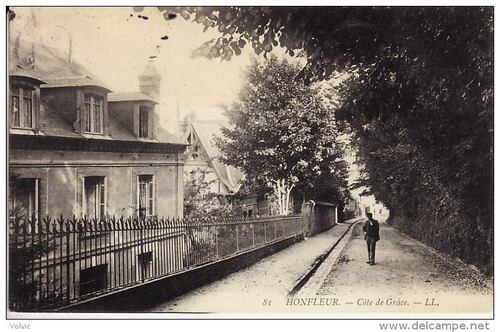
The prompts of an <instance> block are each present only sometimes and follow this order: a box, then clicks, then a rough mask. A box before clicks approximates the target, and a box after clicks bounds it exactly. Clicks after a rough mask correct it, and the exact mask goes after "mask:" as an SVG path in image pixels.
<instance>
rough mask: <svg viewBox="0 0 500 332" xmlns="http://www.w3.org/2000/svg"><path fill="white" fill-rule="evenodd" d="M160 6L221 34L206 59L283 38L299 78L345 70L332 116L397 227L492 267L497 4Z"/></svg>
mask: <svg viewBox="0 0 500 332" xmlns="http://www.w3.org/2000/svg"><path fill="white" fill-rule="evenodd" d="M138 10H139V9H138ZM160 11H162V12H164V13H165V17H166V18H167V19H171V18H174V17H175V16H176V15H177V14H178V15H180V16H182V17H184V18H185V19H191V18H192V19H193V20H194V21H195V22H197V23H199V24H202V25H203V26H204V27H205V29H208V28H210V27H213V28H217V29H218V31H219V32H220V33H221V36H220V38H217V39H215V40H213V41H210V42H207V43H206V44H204V45H202V47H201V48H200V49H199V50H198V53H199V54H206V55H207V56H208V57H219V58H222V59H226V60H228V59H230V58H231V57H232V56H233V55H235V54H236V55H238V54H239V53H241V48H243V47H245V46H246V45H251V47H252V48H253V49H254V50H255V52H256V53H258V54H260V53H264V54H267V53H269V52H271V51H272V50H273V48H275V47H277V46H278V45H279V46H281V47H283V48H285V50H286V52H287V53H288V54H290V55H295V54H298V53H300V54H302V55H304V57H305V59H306V65H305V66H304V67H303V68H302V70H301V71H300V73H299V74H298V75H297V76H296V77H295V79H297V80H301V81H304V82H305V83H310V82H314V81H317V80H324V79H327V78H329V77H330V76H331V75H332V73H334V72H336V71H338V72H341V73H343V74H344V75H347V77H348V79H347V80H346V81H345V84H343V85H342V86H341V87H340V89H339V91H338V92H339V93H340V94H341V95H342V101H343V106H342V107H340V108H339V109H338V111H337V113H336V115H337V118H338V119H342V120H344V121H345V123H346V126H345V128H347V129H348V130H349V131H350V132H352V134H353V137H354V139H353V142H354V144H355V145H356V148H357V150H358V152H359V153H358V155H359V158H360V161H361V162H362V163H363V165H364V175H365V177H364V181H363V183H364V184H366V185H368V186H369V188H370V190H371V192H372V193H373V194H374V195H375V196H376V198H377V199H378V200H380V201H382V202H383V203H384V204H386V205H387V206H388V207H389V208H390V209H391V212H392V213H391V215H392V216H397V215H399V218H395V219H394V222H395V225H396V226H398V227H400V228H401V229H404V230H405V231H406V232H408V233H410V234H411V235H413V236H415V237H416V238H418V239H420V240H422V241H424V242H426V243H428V244H430V245H432V246H434V247H436V248H438V249H439V250H442V251H444V252H447V253H449V254H452V255H456V256H458V257H461V258H462V259H464V260H465V261H467V262H469V263H473V264H476V265H478V266H479V267H480V268H481V269H482V270H483V271H485V272H488V273H489V272H492V266H493V264H492V263H493V261H492V257H493V252H492V244H493V242H492V241H493V226H492V225H493V223H492V220H493V217H492V216H493V185H492V183H493V7H347V8H346V7H328V8H318V7H305V8H304V7H291V8H283V7H219V8H214V7H203V8H199V7H191V8H189V7H184V8H183V7H178V8H166V7H164V8H160ZM167 13H169V14H167ZM457 225H459V226H460V227H459V228H460V229H461V230H463V232H460V233H457V232H454V231H452V230H451V229H455V228H456V227H457Z"/></svg>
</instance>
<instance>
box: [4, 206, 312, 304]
mask: <svg viewBox="0 0 500 332" xmlns="http://www.w3.org/2000/svg"><path fill="white" fill-rule="evenodd" d="M304 228H305V223H304V220H303V217H302V216H274V217H261V218H257V219H235V218H207V219H193V220H189V219H179V218H150V219H149V220H139V219H137V218H126V219H125V218H119V219H117V218H110V219H109V220H106V221H96V220H87V219H86V218H84V219H75V218H73V219H65V218H62V217H61V218H59V219H51V218H49V217H47V218H44V219H42V220H40V221H39V220H36V219H25V218H20V217H14V218H11V220H10V225H9V306H10V309H11V310H13V311H32V310H39V309H51V308H57V307H61V306H65V305H69V304H72V303H75V302H78V301H81V300H83V299H87V298H89V297H93V296H97V295H100V294H103V293H107V292H112V291H116V290H119V289H123V288H125V287H129V286H132V285H136V284H139V283H142V282H146V281H149V280H153V279H156V278H160V277H164V276H168V275H171V274H175V273H179V272H182V271H186V270H189V269H192V268H194V267H196V266H200V265H203V264H207V263H210V262H214V261H217V260H220V259H224V258H227V257H230V256H234V255H238V254H240V253H242V252H245V251H248V250H254V249H257V248H262V247H264V246H266V245H268V244H270V243H272V242H275V241H279V240H282V239H285V238H289V237H293V236H297V235H301V234H303V232H304Z"/></svg>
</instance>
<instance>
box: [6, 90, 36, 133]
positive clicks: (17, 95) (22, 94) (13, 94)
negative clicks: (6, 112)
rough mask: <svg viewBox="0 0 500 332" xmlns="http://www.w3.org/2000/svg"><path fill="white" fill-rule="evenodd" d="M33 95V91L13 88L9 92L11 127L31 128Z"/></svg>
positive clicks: (32, 124)
mask: <svg viewBox="0 0 500 332" xmlns="http://www.w3.org/2000/svg"><path fill="white" fill-rule="evenodd" d="M33 94H34V89H30V88H26V87H13V88H11V90H10V112H11V116H12V127H15V128H33V127H34V120H33V118H34V117H33Z"/></svg>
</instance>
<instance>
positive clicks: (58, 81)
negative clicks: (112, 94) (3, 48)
mask: <svg viewBox="0 0 500 332" xmlns="http://www.w3.org/2000/svg"><path fill="white" fill-rule="evenodd" d="M19 71H24V72H29V74H30V75H32V77H35V78H37V79H40V80H42V81H44V82H46V83H47V84H46V85H42V86H41V87H65V86H97V87H101V88H104V89H106V90H108V91H111V89H109V87H108V86H107V85H106V84H105V83H104V82H103V81H101V80H100V79H99V78H98V77H97V76H95V75H94V74H93V73H91V72H90V71H89V70H87V69H86V68H85V67H83V66H82V65H80V64H79V63H78V62H76V61H74V60H73V61H70V59H69V56H68V55H64V54H63V53H62V52H61V51H59V50H57V49H54V48H51V47H48V46H46V45H42V44H39V43H35V42H27V41H25V40H23V39H21V38H10V41H9V74H11V75H13V74H14V73H16V72H19Z"/></svg>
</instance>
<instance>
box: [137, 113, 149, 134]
mask: <svg viewBox="0 0 500 332" xmlns="http://www.w3.org/2000/svg"><path fill="white" fill-rule="evenodd" d="M148 129H149V108H147V107H144V106H141V107H140V108H139V137H141V138H148V137H149V130H148Z"/></svg>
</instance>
